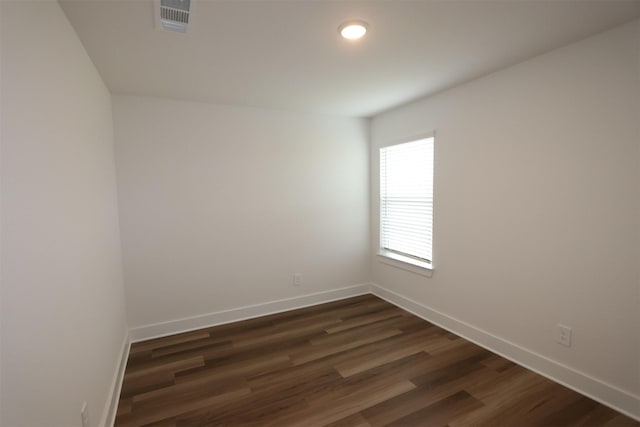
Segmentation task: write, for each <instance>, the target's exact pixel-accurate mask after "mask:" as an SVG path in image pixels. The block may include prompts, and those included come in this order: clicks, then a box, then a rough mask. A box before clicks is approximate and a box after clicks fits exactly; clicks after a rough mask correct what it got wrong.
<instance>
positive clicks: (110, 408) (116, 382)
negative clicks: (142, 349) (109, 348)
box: [99, 333, 131, 427]
mask: <svg viewBox="0 0 640 427" xmlns="http://www.w3.org/2000/svg"><path fill="white" fill-rule="evenodd" d="M130 349H131V340H130V339H129V334H128V333H125V336H124V340H123V341H122V346H121V348H120V361H119V363H118V368H117V369H116V372H115V374H114V376H113V381H112V382H111V387H110V389H109V392H110V393H109V397H110V399H109V401H108V402H107V403H106V406H105V409H104V411H103V416H102V420H101V421H102V422H101V423H100V424H99V425H101V426H104V427H113V425H114V423H115V421H116V412H117V411H118V401H119V400H120V391H121V390H122V381H123V380H124V370H125V368H126V367H127V359H128V358H129V350H130Z"/></svg>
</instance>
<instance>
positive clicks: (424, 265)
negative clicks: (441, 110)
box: [376, 132, 436, 277]
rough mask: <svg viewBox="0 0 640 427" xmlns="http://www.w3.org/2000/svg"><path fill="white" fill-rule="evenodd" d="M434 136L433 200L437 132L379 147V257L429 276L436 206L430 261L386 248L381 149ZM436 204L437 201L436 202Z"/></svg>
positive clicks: (381, 259)
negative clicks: (384, 242) (383, 220)
mask: <svg viewBox="0 0 640 427" xmlns="http://www.w3.org/2000/svg"><path fill="white" fill-rule="evenodd" d="M430 138H433V157H432V159H433V181H432V187H431V196H432V200H433V196H434V193H435V151H436V135H435V132H429V133H423V134H419V135H416V136H412V137H410V138H404V139H402V140H397V141H395V142H392V143H388V144H384V145H381V146H380V147H378V174H379V175H378V178H379V180H378V196H377V197H378V202H379V206H378V219H379V221H378V251H377V254H376V255H377V257H378V260H379V262H381V263H383V264H386V265H390V266H392V267H396V268H401V269H403V270H407V271H410V272H412V273H416V274H420V275H424V276H428V277H431V275H432V274H433V269H434V262H433V258H434V257H433V243H434V236H433V234H434V233H433V231H434V227H433V224H434V222H435V219H434V216H435V212H434V211H435V206H434V205H433V206H432V212H431V246H432V253H431V258H432V259H431V260H430V261H426V260H422V259H419V258H416V257H412V256H406V255H402V254H400V253H397V252H395V251H392V250H387V249H385V248H384V244H383V240H384V235H383V230H382V228H383V223H382V217H383V215H382V209H383V204H382V174H381V167H382V161H381V150H382V149H383V148H387V147H392V146H394V145H401V144H406V143H411V142H416V141H419V140H423V139H430ZM434 204H435V202H434Z"/></svg>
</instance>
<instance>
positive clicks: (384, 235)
mask: <svg viewBox="0 0 640 427" xmlns="http://www.w3.org/2000/svg"><path fill="white" fill-rule="evenodd" d="M433 146H434V138H433V137H429V138H422V139H418V140H414V141H411V142H406V143H402V144H396V145H390V146H387V147H382V148H381V149H380V255H383V256H387V257H390V258H394V259H396V260H400V261H403V262H407V263H409V264H413V265H417V266H419V267H426V268H431V265H432V248H433V243H432V236H433V160H434V159H433V153H434V148H433Z"/></svg>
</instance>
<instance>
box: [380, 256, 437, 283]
mask: <svg viewBox="0 0 640 427" xmlns="http://www.w3.org/2000/svg"><path fill="white" fill-rule="evenodd" d="M377 255H378V261H380V262H381V263H382V264H386V265H389V266H391V267H395V268H399V269H401V270H406V271H409V272H411V273H415V274H419V275H421V276H426V277H431V276H433V264H432V263H429V262H424V261H418V260H417V259H413V258H409V257H405V256H402V255H398V254H396V253H393V252H387V251H381V252H378V254H377Z"/></svg>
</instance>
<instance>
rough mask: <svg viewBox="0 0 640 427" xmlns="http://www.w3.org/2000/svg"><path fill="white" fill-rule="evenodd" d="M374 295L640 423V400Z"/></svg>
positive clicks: (397, 298) (378, 290) (398, 299)
mask: <svg viewBox="0 0 640 427" xmlns="http://www.w3.org/2000/svg"><path fill="white" fill-rule="evenodd" d="M371 293H372V294H374V295H376V296H378V297H380V298H382V299H384V300H386V301H388V302H390V303H391V304H394V305H396V306H398V307H400V308H402V309H404V310H406V311H408V312H411V313H413V314H415V315H416V316H418V317H421V318H422V319H425V320H426V321H428V322H431V323H433V324H435V325H438V326H440V327H441V328H443V329H446V330H448V331H450V332H452V333H454V334H456V335H459V336H461V337H463V338H465V339H467V340H469V341H471V342H473V343H475V344H477V345H479V346H481V347H484V348H486V349H487V350H489V351H492V352H493V353H496V354H499V355H500V356H502V357H504V358H506V359H509V360H511V361H513V362H515V363H517V364H518V365H521V366H524V367H525V368H527V369H530V370H532V371H534V372H536V373H538V374H540V375H542V376H544V377H547V378H549V379H550V380H552V381H555V382H557V383H559V384H562V385H564V386H565V387H568V388H570V389H572V390H575V391H577V392H578V393H581V394H583V395H585V396H587V397H590V398H591V399H593V400H596V401H598V402H600V403H602V404H603V405H606V406H609V407H611V408H613V409H615V410H616V411H619V412H621V413H623V414H625V415H627V416H629V417H631V418H634V419H636V420H638V421H640V397H639V396H635V395H632V394H630V393H628V392H626V391H624V390H621V389H619V388H617V387H615V386H612V385H610V384H606V383H604V382H602V381H600V380H598V379H596V378H593V377H591V376H589V375H587V374H585V373H583V372H579V371H576V370H575V369H572V368H570V367H568V366H566V365H563V364H561V363H558V362H556V361H554V360H551V359H549V358H547V357H545V356H542V355H540V354H537V353H535V352H533V351H531V350H528V349H526V348H523V347H521V346H519V345H517V344H514V343H512V342H509V341H507V340H504V339H502V338H499V337H497V336H495V335H492V334H490V333H488V332H486V331H483V330H481V329H478V328H477V327H475V326H473V325H470V324H468V323H465V322H462V321H460V320H457V319H454V318H453V317H450V316H447V315H446V314H443V313H440V312H438V311H436V310H433V309H432V308H429V307H427V306H425V305H423V304H420V303H418V302H416V301H413V300H411V299H409V298H407V297H405V296H402V295H400V294H398V293H395V292H393V291H390V290H388V289H385V288H383V287H382V286H380V285H377V284H375V283H372V284H371Z"/></svg>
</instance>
